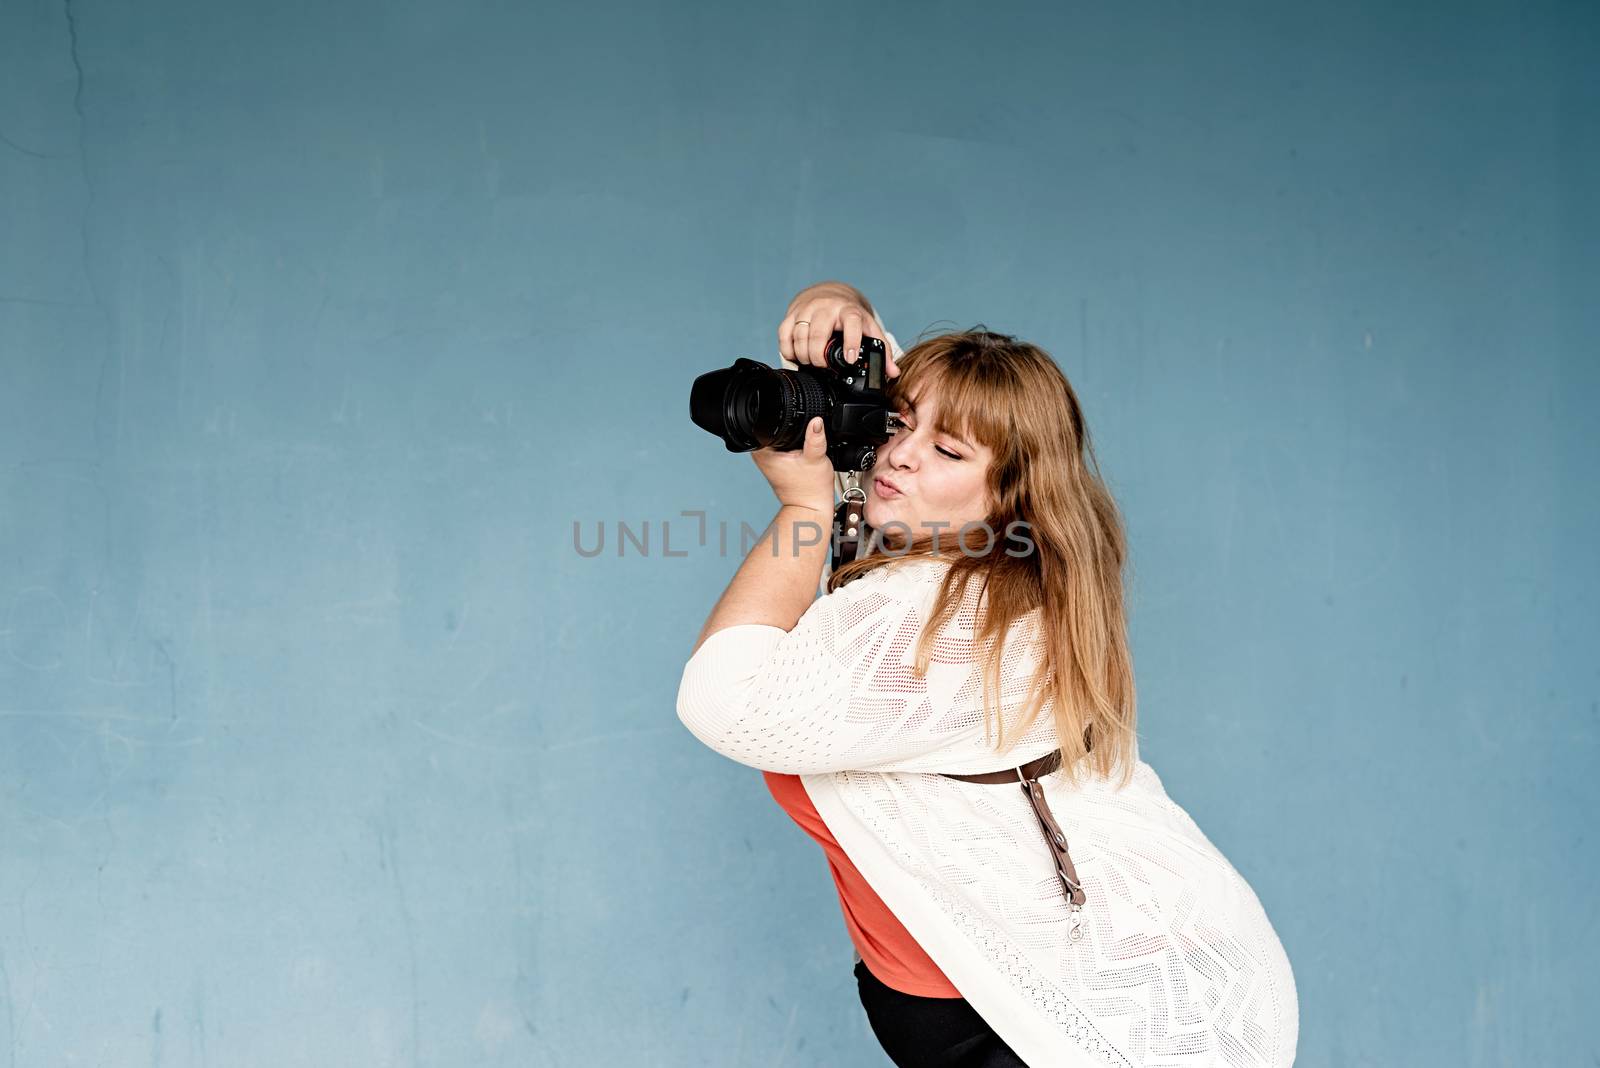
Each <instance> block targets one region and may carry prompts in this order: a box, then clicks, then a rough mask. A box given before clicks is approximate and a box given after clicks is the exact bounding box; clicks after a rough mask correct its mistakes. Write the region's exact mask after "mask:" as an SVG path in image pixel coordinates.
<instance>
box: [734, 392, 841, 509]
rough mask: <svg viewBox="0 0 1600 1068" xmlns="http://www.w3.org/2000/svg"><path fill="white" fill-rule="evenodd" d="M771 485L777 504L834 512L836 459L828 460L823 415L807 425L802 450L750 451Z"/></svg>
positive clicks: (813, 418) (815, 417)
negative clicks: (834, 464)
mask: <svg viewBox="0 0 1600 1068" xmlns="http://www.w3.org/2000/svg"><path fill="white" fill-rule="evenodd" d="M750 455H751V456H752V457H753V458H754V459H755V462H756V466H757V467H759V468H761V473H762V474H763V475H765V476H766V477H767V481H768V482H770V483H771V484H772V492H773V493H776V494H777V495H778V503H779V504H784V505H792V506H794V507H797V508H811V509H814V510H816V511H819V512H821V513H822V514H823V515H824V516H830V517H831V516H832V514H833V489H834V476H833V461H831V460H829V459H828V436H827V435H826V434H825V433H823V430H822V417H821V416H820V415H818V416H813V417H812V419H811V422H810V423H808V424H807V425H806V441H805V445H804V447H802V448H799V449H788V450H784V449H756V450H755V451H754V452H752V453H751V454H750Z"/></svg>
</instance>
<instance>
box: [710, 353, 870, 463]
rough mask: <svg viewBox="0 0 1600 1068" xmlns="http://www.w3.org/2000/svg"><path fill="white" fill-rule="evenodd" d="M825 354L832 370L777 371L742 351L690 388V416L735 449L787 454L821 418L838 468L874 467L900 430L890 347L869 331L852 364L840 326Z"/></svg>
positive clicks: (814, 368)
mask: <svg viewBox="0 0 1600 1068" xmlns="http://www.w3.org/2000/svg"><path fill="white" fill-rule="evenodd" d="M824 355H825V356H826V359H827V364H828V366H827V368H826V369H823V368H817V367H800V368H796V369H794V370H790V369H789V368H787V367H785V368H773V367H768V366H767V365H766V364H764V363H760V362H758V361H756V360H752V359H748V358H746V357H743V356H741V357H739V358H738V359H736V360H735V361H734V363H733V366H732V367H726V368H723V369H722V370H719V371H708V372H706V373H705V374H703V375H700V376H699V377H698V378H696V379H695V380H694V384H693V385H692V386H691V387H690V390H689V418H690V420H691V421H693V423H694V424H695V425H696V426H698V427H700V428H701V429H703V430H706V431H709V432H710V433H712V434H715V435H717V436H718V437H720V438H721V439H722V441H723V444H724V445H726V446H727V447H728V451H729V452H750V451H752V450H754V449H761V448H769V449H777V450H779V451H785V452H787V451H790V450H793V449H798V448H800V447H801V446H803V445H804V444H805V437H806V424H807V423H809V422H810V421H811V419H812V418H813V417H814V416H819V415H820V416H822V427H823V433H824V435H825V436H826V437H827V441H828V459H829V460H830V461H831V462H832V463H833V469H834V470H835V471H867V470H870V469H871V468H872V466H873V465H874V464H876V463H877V453H878V446H880V445H882V444H883V443H884V442H885V441H888V440H889V435H890V434H892V433H894V431H896V430H898V429H899V428H900V422H899V417H898V413H896V412H894V411H892V410H891V409H890V407H889V401H888V398H887V396H886V395H885V393H884V385H885V380H884V373H885V371H884V368H885V365H886V362H887V360H888V352H887V350H886V349H885V348H884V343H883V340H882V339H881V338H875V337H865V336H863V337H862V339H861V353H860V355H858V356H857V357H856V362H855V363H853V364H852V363H849V362H847V361H846V360H845V358H844V331H842V330H835V331H834V332H833V336H832V337H830V338H829V339H828V344H827V348H826V349H825V350H824Z"/></svg>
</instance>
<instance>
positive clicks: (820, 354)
mask: <svg viewBox="0 0 1600 1068" xmlns="http://www.w3.org/2000/svg"><path fill="white" fill-rule="evenodd" d="M833 303H834V302H833V301H828V302H826V303H824V304H822V305H821V306H820V307H819V308H818V314H817V317H816V319H815V320H813V321H812V323H811V336H810V337H809V338H807V339H806V349H807V351H809V352H810V353H811V362H812V364H813V365H815V366H817V367H827V366H828V361H827V359H826V354H827V351H828V339H829V338H831V337H832V336H833V332H834V331H835V330H837V329H839V323H838V319H839V313H838V311H837V310H836V309H835V308H834V307H833Z"/></svg>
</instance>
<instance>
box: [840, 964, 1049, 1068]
mask: <svg viewBox="0 0 1600 1068" xmlns="http://www.w3.org/2000/svg"><path fill="white" fill-rule="evenodd" d="M856 987H857V989H858V991H859V992H860V994H861V1004H862V1007H863V1008H865V1009H866V1010H867V1022H868V1023H870V1024H871V1025H872V1033H873V1034H875V1035H877V1036H878V1041H879V1043H881V1044H882V1046H883V1051H884V1052H885V1053H887V1054H888V1055H889V1059H890V1060H891V1061H894V1063H895V1064H896V1065H898V1066H899V1068H1028V1066H1027V1065H1026V1064H1024V1063H1023V1062H1022V1058H1021V1057H1018V1056H1017V1055H1016V1054H1015V1053H1013V1052H1011V1047H1010V1046H1008V1045H1006V1044H1005V1043H1004V1042H1003V1041H1001V1039H1000V1036H999V1035H997V1034H995V1033H994V1030H993V1029H992V1028H991V1027H990V1026H989V1025H988V1024H987V1023H985V1022H984V1019H983V1017H982V1016H979V1015H978V1010H977V1009H974V1008H973V1007H972V1006H971V1005H969V1004H967V999H966V998H924V997H918V996H917V995H915V994H904V993H901V992H900V991H898V990H896V989H894V988H893V987H890V986H884V985H883V983H882V982H881V981H879V979H878V977H877V976H875V975H873V974H872V972H871V971H870V970H869V969H868V968H867V966H866V964H864V963H862V962H861V961H856Z"/></svg>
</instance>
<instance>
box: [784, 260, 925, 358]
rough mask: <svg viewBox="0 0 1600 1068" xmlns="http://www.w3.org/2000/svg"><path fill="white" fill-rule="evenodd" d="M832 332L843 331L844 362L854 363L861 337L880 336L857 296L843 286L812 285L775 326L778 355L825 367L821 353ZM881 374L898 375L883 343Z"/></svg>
mask: <svg viewBox="0 0 1600 1068" xmlns="http://www.w3.org/2000/svg"><path fill="white" fill-rule="evenodd" d="M835 330H843V331H844V348H845V359H846V360H847V361H849V362H850V363H854V362H855V361H856V359H857V357H858V356H859V354H860V352H861V338H862V337H863V336H865V337H875V338H878V340H879V341H884V339H883V338H882V337H881V336H880V333H879V328H878V320H877V317H876V316H874V315H873V314H872V312H871V311H869V310H867V307H866V305H865V304H863V303H862V302H861V300H860V298H859V297H858V295H857V294H855V293H854V292H852V291H851V290H849V289H848V288H847V287H844V286H837V285H832V284H828V283H824V284H821V285H815V286H812V287H811V288H810V289H807V290H805V291H803V292H802V293H800V295H799V296H797V297H795V298H794V300H793V301H792V302H791V303H790V305H789V310H788V311H787V312H786V313H785V314H784V316H783V321H782V322H781V323H779V324H778V353H779V355H781V356H782V357H783V358H784V359H786V360H793V361H794V362H795V363H797V364H800V365H801V366H805V365H806V364H810V365H811V366H813V367H822V368H826V367H827V366H828V362H827V359H826V357H825V355H824V353H825V352H826V350H827V345H828V339H829V338H830V337H832V336H833V332H834V331H835ZM884 357H885V360H884V373H885V374H887V375H888V376H889V377H890V378H895V377H897V376H898V375H899V374H900V368H899V367H898V366H896V365H895V362H894V354H893V353H891V352H890V351H889V345H888V342H887V341H884Z"/></svg>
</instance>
